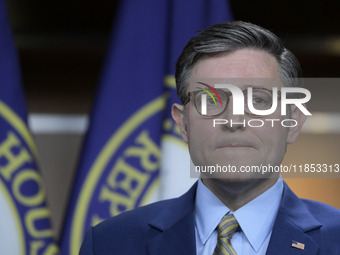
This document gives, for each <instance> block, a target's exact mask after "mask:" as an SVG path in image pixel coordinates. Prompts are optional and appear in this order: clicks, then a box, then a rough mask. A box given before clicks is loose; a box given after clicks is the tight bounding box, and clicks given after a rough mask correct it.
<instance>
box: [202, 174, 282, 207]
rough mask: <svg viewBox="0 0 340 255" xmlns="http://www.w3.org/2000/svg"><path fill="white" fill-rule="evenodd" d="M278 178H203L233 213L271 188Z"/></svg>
mask: <svg viewBox="0 0 340 255" xmlns="http://www.w3.org/2000/svg"><path fill="white" fill-rule="evenodd" d="M277 179H278V177H272V178H256V179H251V180H239V181H233V180H229V179H216V178H202V182H203V183H204V185H205V186H207V187H208V189H210V190H211V191H212V192H213V193H214V194H215V195H216V196H217V197H218V198H219V199H220V200H221V201H222V202H223V203H224V204H225V205H226V206H227V207H228V208H229V209H230V210H231V211H236V210H237V209H239V208H241V207H242V206H244V205H245V204H247V203H248V202H250V201H251V200H253V199H254V198H256V197H258V196H259V195H261V194H262V193H264V192H265V191H266V190H268V189H269V188H271V187H272V186H273V185H274V184H275V183H276V181H277Z"/></svg>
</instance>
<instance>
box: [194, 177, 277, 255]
mask: <svg viewBox="0 0 340 255" xmlns="http://www.w3.org/2000/svg"><path fill="white" fill-rule="evenodd" d="M282 192H283V180H282V178H281V177H280V178H279V179H278V180H277V182H276V183H275V184H274V185H273V186H272V187H271V188H270V189H268V190H267V191H265V192H264V193H262V194H261V195H260V196H258V197H256V198H254V199H253V200H251V201H250V202H248V203H247V204H246V205H244V206H242V207H241V208H239V209H238V210H236V211H235V212H231V211H230V210H229V208H228V207H227V206H226V205H224V204H223V203H222V202H221V201H220V200H219V199H218V198H217V197H216V196H215V194H213V193H212V192H211V191H210V190H209V189H208V188H207V187H206V186H205V185H204V184H203V182H202V181H201V180H199V181H198V186H197V192H196V199H195V213H194V216H195V235H196V253H197V254H198V255H211V254H213V252H214V250H215V247H216V243H217V226H218V224H219V222H220V220H221V219H222V217H223V216H224V215H225V214H227V213H232V214H233V215H234V216H235V218H236V220H237V221H238V223H239V225H240V227H241V231H238V232H236V233H235V234H234V235H233V237H232V239H231V244H232V246H233V248H234V250H235V251H236V253H237V254H238V255H255V254H261V255H264V254H265V253H266V251H267V247H268V244H269V240H270V236H271V232H272V229H273V226H274V222H275V219H276V215H277V212H278V209H279V206H280V201H281V197H282Z"/></svg>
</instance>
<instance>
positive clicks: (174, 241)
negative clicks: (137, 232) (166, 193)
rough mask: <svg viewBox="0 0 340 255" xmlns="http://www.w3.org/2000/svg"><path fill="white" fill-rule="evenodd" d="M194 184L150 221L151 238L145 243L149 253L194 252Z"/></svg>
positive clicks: (165, 254)
mask: <svg viewBox="0 0 340 255" xmlns="http://www.w3.org/2000/svg"><path fill="white" fill-rule="evenodd" d="M196 187H197V184H195V185H194V186H193V187H192V188H191V189H190V190H189V191H188V192H187V193H186V194H184V195H183V196H181V197H180V198H178V199H174V200H173V203H172V204H171V207H167V208H164V210H163V211H162V212H161V213H159V215H158V217H157V218H155V219H153V220H152V221H151V222H150V224H149V225H150V227H151V230H150V231H153V232H154V233H153V236H154V237H153V238H152V239H151V240H150V241H149V242H148V244H147V251H148V254H149V255H159V254H162V255H163V254H164V255H167V254H169V255H170V254H171V255H172V254H178V255H181V254H183V255H184V254H185V255H187V254H196V243H195V225H194V214H193V211H194V199H195V194H196Z"/></svg>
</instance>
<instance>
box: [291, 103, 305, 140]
mask: <svg viewBox="0 0 340 255" xmlns="http://www.w3.org/2000/svg"><path fill="white" fill-rule="evenodd" d="M304 106H305V105H304ZM305 107H306V106H305ZM290 118H291V119H294V120H295V121H296V122H297V125H296V126H295V127H290V128H289V131H288V137H287V143H294V142H295V140H296V139H297V138H298V136H299V134H300V132H301V129H302V126H303V123H305V121H306V119H307V116H306V115H304V114H303V113H302V112H301V111H300V109H298V108H297V107H296V106H295V105H293V106H292V107H291V116H290Z"/></svg>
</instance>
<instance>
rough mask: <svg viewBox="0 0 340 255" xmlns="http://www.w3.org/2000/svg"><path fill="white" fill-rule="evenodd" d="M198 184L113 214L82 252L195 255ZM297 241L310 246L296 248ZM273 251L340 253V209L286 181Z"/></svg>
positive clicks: (88, 236)
mask: <svg viewBox="0 0 340 255" xmlns="http://www.w3.org/2000/svg"><path fill="white" fill-rule="evenodd" d="M196 186H197V184H195V185H194V186H193V187H192V188H191V189H190V190H189V191H188V192H187V193H185V194H184V195H183V196H181V197H179V198H175V199H170V200H165V201H161V202H157V203H154V204H151V205H148V206H144V207H141V208H138V209H136V210H132V211H129V212H126V213H123V214H121V215H119V216H116V217H113V218H111V219H109V220H106V221H104V222H103V223H101V224H99V225H97V226H96V227H93V228H91V229H89V230H88V231H87V234H86V237H85V239H84V242H83V245H82V247H81V250H80V254H81V255H104V254H105V255H109V254H119V255H134V254H136V255H137V254H138V255H144V254H148V255H163V254H164V255H166V254H169V255H181V254H183V255H184V254H185V255H191V254H192V255H194V254H196V251H195V249H196V242H195V227H194V213H193V212H194V200H195V194H196ZM293 241H297V242H299V243H302V244H304V245H305V248H304V250H301V249H298V248H294V247H292V242H293ZM266 254H268V255H281V254H282V255H291V254H292V255H293V254H305V255H307V254H308V255H313V254H319V255H340V210H338V209H336V208H334V207H331V206H329V205H326V204H322V203H319V202H315V201H310V200H304V199H300V198H298V197H297V196H296V195H295V194H294V193H293V192H292V191H291V190H290V189H289V187H288V186H287V185H286V184H285V185H284V190H283V195H282V199H281V204H280V208H279V211H278V215H277V218H276V221H275V224H274V228H273V231H272V235H271V239H270V242H269V245H268V249H267V253H266Z"/></svg>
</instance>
